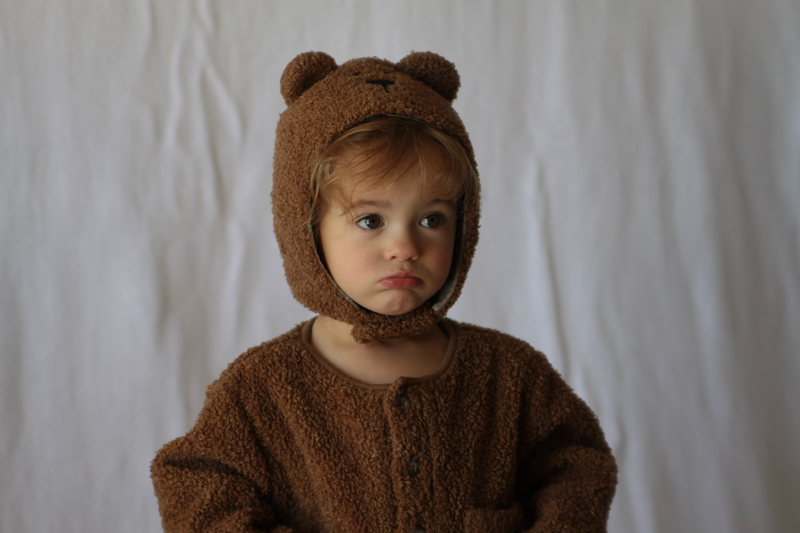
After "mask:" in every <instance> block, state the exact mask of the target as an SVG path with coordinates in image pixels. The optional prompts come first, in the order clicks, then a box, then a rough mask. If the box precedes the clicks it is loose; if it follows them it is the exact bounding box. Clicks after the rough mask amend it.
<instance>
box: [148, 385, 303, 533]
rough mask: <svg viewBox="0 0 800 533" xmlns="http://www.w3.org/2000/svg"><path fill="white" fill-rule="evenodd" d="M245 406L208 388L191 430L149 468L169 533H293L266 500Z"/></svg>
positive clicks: (219, 389)
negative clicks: (278, 519) (200, 410)
mask: <svg viewBox="0 0 800 533" xmlns="http://www.w3.org/2000/svg"><path fill="white" fill-rule="evenodd" d="M260 452H261V450H260V445H259V444H258V442H257V439H256V437H255V431H254V430H253V427H252V424H251V423H250V421H249V419H248V417H247V413H246V412H245V410H244V408H243V407H242V405H241V403H240V402H238V401H237V399H236V398H235V397H234V395H232V394H228V393H227V391H225V389H224V387H223V386H222V384H221V383H220V382H217V383H215V384H213V385H212V386H211V387H209V390H208V395H207V397H206V402H205V405H204V407H203V410H202V412H201V413H200V416H199V417H198V419H197V422H196V423H195V426H194V427H193V428H192V430H191V431H190V432H189V433H188V434H187V435H186V436H184V437H181V438H179V439H177V440H174V441H172V442H170V443H169V444H167V445H165V446H164V447H163V448H162V449H161V451H159V452H158V455H157V456H156V458H155V460H154V461H153V463H152V465H151V472H152V479H153V484H154V486H155V491H156V496H157V497H158V502H159V508H160V511H161V519H162V525H163V527H164V531H165V532H166V533H190V532H191V533H198V532H203V533H211V532H222V531H224V532H226V533H227V532H237V533H251V532H252V533H255V532H262V533H263V532H271V533H291V531H292V530H291V529H290V528H288V527H285V526H280V525H278V523H277V519H276V517H275V516H274V513H273V512H272V509H271V507H270V505H269V503H268V501H267V495H266V494H265V492H266V491H265V489H266V488H267V487H269V485H268V483H269V480H268V479H267V475H266V473H267V471H268V469H267V465H266V464H265V463H266V460H265V458H264V455H263V454H262V453H260Z"/></svg>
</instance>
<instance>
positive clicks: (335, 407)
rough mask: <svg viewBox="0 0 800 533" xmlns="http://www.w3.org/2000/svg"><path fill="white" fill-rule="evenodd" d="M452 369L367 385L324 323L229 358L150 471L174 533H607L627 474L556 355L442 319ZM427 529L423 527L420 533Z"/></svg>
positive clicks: (300, 328)
mask: <svg viewBox="0 0 800 533" xmlns="http://www.w3.org/2000/svg"><path fill="white" fill-rule="evenodd" d="M442 326H443V327H444V329H445V331H446V332H447V334H448V336H449V338H450V343H449V346H448V348H447V352H446V356H445V360H444V363H443V365H442V367H441V368H440V370H439V371H438V372H436V373H435V374H432V375H430V376H426V377H424V378H400V379H398V380H397V381H395V382H394V383H392V384H390V385H367V384H365V383H362V382H359V381H358V380H355V379H354V378H351V377H349V376H347V375H345V374H342V373H341V372H339V371H337V370H336V368H335V367H333V366H332V365H330V363H328V362H327V361H326V360H325V359H324V358H323V357H322V356H321V355H319V354H318V353H317V352H316V351H315V350H314V349H313V347H312V345H311V342H310V332H311V323H310V322H308V323H305V324H304V325H300V326H298V327H296V328H295V329H294V330H292V331H290V332H288V333H286V334H284V335H282V336H281V337H278V338H276V339H274V340H272V341H270V342H268V343H264V344H262V345H261V346H258V347H256V348H252V349H251V350H249V351H248V352H246V353H245V354H243V355H242V356H241V357H239V359H237V360H236V361H234V362H233V363H231V365H230V366H229V367H228V369H227V370H226V371H225V372H223V374H222V376H220V378H219V379H218V380H217V381H216V382H214V383H213V384H212V385H211V386H210V387H209V389H208V393H207V397H206V402H205V405H204V407H203V410H202V412H201V413H200V416H199V417H198V419H197V422H196V424H195V426H194V427H193V428H192V430H191V431H190V432H189V433H188V434H187V435H186V436H185V437H181V438H179V439H177V440H175V441H173V442H171V443H169V444H167V445H165V446H164V448H162V449H161V451H160V452H159V453H158V455H157V456H156V459H155V460H154V461H153V464H152V476H153V482H154V484H155V489H156V495H157V496H158V501H159V505H160V509H161V516H162V523H163V526H164V530H165V531H166V532H167V533H201V532H208V533H210V532H215V533H222V532H230V533H234V532H236V533H248V532H253V533H254V532H256V531H262V532H271V533H390V532H396V531H428V532H430V533H434V532H436V533H520V532H523V531H524V532H526V533H545V532H548V533H552V532H563V533H599V532H603V531H605V529H606V521H607V518H608V511H609V507H610V504H611V499H612V497H613V495H614V491H615V486H616V479H617V470H616V464H615V462H614V458H613V457H612V455H611V451H610V450H609V448H608V445H607V444H606V442H605V440H604V437H603V432H602V430H601V429H600V426H599V425H598V423H597V420H596V418H595V416H594V414H593V413H592V412H591V410H590V409H589V408H588V407H587V406H586V404H585V403H584V402H583V401H582V400H580V399H579V398H578V397H577V396H576V395H575V394H574V393H573V392H572V390H570V388H569V387H568V386H567V384H566V383H565V382H564V381H563V380H562V379H561V377H560V376H559V375H558V373H557V372H556V371H555V370H554V369H553V368H552V367H551V366H550V364H549V363H548V362H547V360H546V359H545V357H544V356H543V355H542V354H540V353H539V352H537V351H535V350H534V349H533V348H531V347H530V346H529V345H527V344H526V343H524V342H523V341H521V340H518V339H515V338H513V337H511V336H509V335H505V334H502V333H499V332H497V331H492V330H489V329H484V328H479V327H476V326H470V325H466V324H459V323H456V322H453V321H450V320H448V319H445V320H443V321H442ZM415 528H422V529H415Z"/></svg>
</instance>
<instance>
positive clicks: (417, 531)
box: [411, 526, 427, 533]
mask: <svg viewBox="0 0 800 533" xmlns="http://www.w3.org/2000/svg"><path fill="white" fill-rule="evenodd" d="M411 533H427V531H425V528H424V527H422V526H414V527H413V528H412V529H411Z"/></svg>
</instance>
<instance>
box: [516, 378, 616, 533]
mask: <svg viewBox="0 0 800 533" xmlns="http://www.w3.org/2000/svg"><path fill="white" fill-rule="evenodd" d="M546 366H547V367H548V368H547V369H546V371H545V372H544V374H545V375H544V376H540V379H539V380H537V381H538V383H537V386H536V387H535V389H534V391H532V394H531V398H530V400H531V401H529V402H528V405H529V406H531V407H530V409H529V410H528V412H527V413H526V414H525V415H524V417H523V419H522V420H520V424H521V427H520V429H521V431H520V435H521V441H522V442H521V447H520V449H521V450H522V451H523V455H522V456H521V462H520V465H519V468H518V473H517V475H518V477H517V479H518V483H517V498H518V499H519V500H520V501H521V502H522V504H523V508H524V511H525V517H526V522H527V523H529V524H530V523H532V524H533V526H532V528H531V529H528V530H526V533H544V532H551V531H569V532H571V533H574V532H587V533H588V532H598V533H599V532H605V531H606V522H607V520H608V511H609V508H610V506H611V500H612V498H613V497H614V491H615V489H616V484H617V466H616V462H615V461H614V457H613V456H612V455H611V450H610V448H609V447H608V444H607V443H606V441H605V438H604V437H603V432H602V430H601V429H600V425H599V424H598V422H597V418H596V417H595V415H594V413H592V411H591V410H590V409H589V407H588V406H587V405H586V404H585V403H584V402H583V400H581V399H580V398H578V396H576V395H575V393H573V392H572V390H571V389H570V388H569V387H568V386H567V384H566V383H564V381H563V380H562V379H561V377H560V376H558V374H557V373H556V372H555V371H554V370H552V369H551V368H549V364H547V365H546ZM526 438H527V439H528V441H527V442H526Z"/></svg>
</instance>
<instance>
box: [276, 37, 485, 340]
mask: <svg viewBox="0 0 800 533" xmlns="http://www.w3.org/2000/svg"><path fill="white" fill-rule="evenodd" d="M459 83H460V82H459V76H458V72H457V71H456V68H455V66H454V65H453V64H452V63H450V62H449V61H447V60H446V59H444V58H443V57H441V56H439V55H436V54H434V53H431V52H412V53H411V54H409V55H408V56H406V57H405V58H403V59H402V60H401V61H399V62H398V63H396V64H394V63H390V62H389V61H386V60H382V59H377V58H362V59H353V60H351V61H348V62H346V63H344V64H342V65H341V66H337V65H336V62H335V61H334V60H333V58H331V57H330V56H329V55H327V54H325V53H323V52H307V53H304V54H300V55H299V56H297V57H296V58H295V59H294V60H292V61H291V63H289V65H288V66H287V67H286V69H285V70H284V73H283V76H282V77H281V94H282V95H283V97H284V99H285V101H286V104H287V109H286V110H285V111H284V112H283V113H282V114H281V117H280V120H279V122H278V128H277V134H276V141H275V159H274V165H273V176H274V177H273V188H272V211H273V217H274V225H275V236H276V238H277V240H278V246H279V249H280V252H281V256H282V258H283V265H284V270H285V272H286V279H287V281H288V282H289V286H290V287H291V289H292V294H293V295H294V297H295V298H296V299H297V300H298V301H299V302H300V303H301V304H303V305H304V306H306V307H307V308H308V309H310V310H311V311H314V312H316V313H319V314H322V315H325V316H328V317H331V318H334V319H336V320H339V321H341V322H346V323H348V324H351V325H352V326H353V329H352V335H353V337H354V338H355V339H356V340H357V341H359V342H372V341H380V340H388V339H396V338H404V337H409V336H413V335H417V334H420V333H424V332H426V331H428V330H429V329H430V327H431V326H432V325H433V324H435V323H437V322H438V321H439V320H441V319H442V318H443V317H444V316H445V314H446V313H447V310H448V309H449V308H450V307H451V306H452V305H453V303H454V302H455V300H456V299H457V298H458V296H459V294H460V292H461V289H462V287H463V285H464V281H465V280H466V277H467V272H468V271H469V267H470V264H471V262H472V257H473V254H474V253H475V246H476V244H477V242H478V223H479V216H480V201H479V197H480V191H478V190H475V191H473V192H472V193H471V194H470V196H469V197H467V198H466V199H465V204H464V215H463V223H464V224H463V236H462V241H461V242H460V244H459V246H458V248H457V249H458V250H459V251H460V256H459V257H456V258H454V264H455V265H456V267H457V268H456V270H455V271H454V280H453V284H452V290H451V291H449V292H448V293H447V294H446V298H445V300H444V301H443V302H441V303H439V304H438V305H436V306H434V305H432V304H431V303H430V302H429V303H426V304H424V305H422V306H420V307H419V308H417V309H415V310H414V311H411V312H409V313H406V314H404V315H399V316H387V315H381V314H377V313H374V312H372V311H369V310H367V309H364V308H362V307H359V306H358V305H356V304H355V303H353V302H352V301H351V300H350V299H349V298H347V297H346V295H344V294H343V293H342V292H341V291H340V290H339V288H338V287H337V286H336V284H335V282H334V281H333V280H332V279H331V277H330V276H329V275H328V273H327V271H326V269H325V267H324V266H323V264H322V262H321V261H320V260H319V258H318V254H317V251H316V248H315V243H314V236H313V233H312V231H311V229H310V228H309V227H308V220H309V215H310V209H311V205H310V198H311V192H310V188H309V180H310V175H311V170H312V167H313V165H314V162H315V160H316V158H317V157H318V155H319V154H320V152H321V151H322V150H323V149H324V148H325V147H326V146H328V145H329V144H330V143H331V142H332V141H333V140H334V139H335V138H336V137H337V136H339V135H340V134H341V133H343V132H344V131H346V130H347V129H349V128H351V127H352V126H354V125H356V124H358V123H360V122H363V121H364V120H366V119H368V118H370V117H373V116H376V115H386V114H395V115H406V116H412V117H416V118H419V119H422V120H424V121H426V122H428V123H430V124H432V125H434V126H435V127H437V128H439V129H441V130H442V131H444V132H445V133H447V134H449V135H450V136H451V137H453V138H454V139H455V140H456V141H458V142H459V143H460V144H461V145H462V146H463V147H464V150H465V151H466V153H467V154H468V156H469V158H470V161H471V162H472V164H473V166H476V165H475V157H474V154H473V151H472V145H471V144H470V141H469V137H468V135H467V132H466V129H465V128H464V125H463V124H462V122H461V119H460V118H459V116H458V114H457V113H456V112H455V110H454V109H453V107H452V105H451V104H452V101H453V99H454V98H455V97H456V93H457V92H458V88H459Z"/></svg>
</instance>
